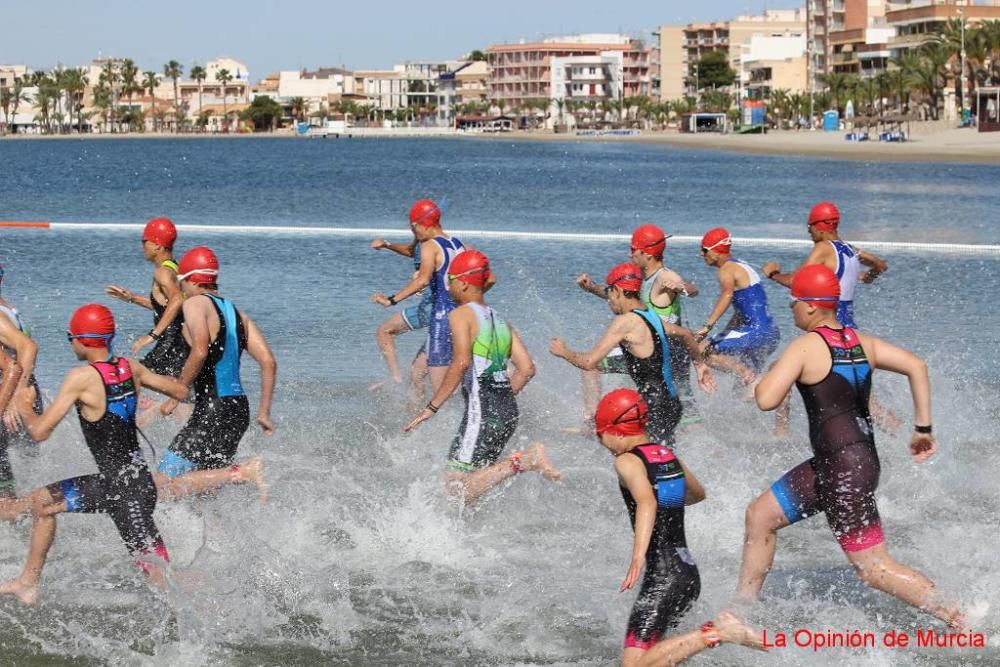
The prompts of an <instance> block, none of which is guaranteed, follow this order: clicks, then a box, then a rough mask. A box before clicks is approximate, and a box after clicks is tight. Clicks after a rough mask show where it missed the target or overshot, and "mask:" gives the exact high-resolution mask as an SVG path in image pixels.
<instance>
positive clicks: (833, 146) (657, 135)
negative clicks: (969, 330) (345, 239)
mask: <svg viewBox="0 0 1000 667" xmlns="http://www.w3.org/2000/svg"><path fill="white" fill-rule="evenodd" d="M347 135H348V136H347V137H345V136H341V139H344V138H352V139H361V138H364V139H382V138H385V139H391V138H426V139H443V138H462V139H467V140H472V141H556V142H614V143H637V144H663V145H666V146H677V147H683V148H693V149H697V148H703V149H708V150H721V151H735V152H740V153H757V154H761V155H787V156H803V157H813V158H815V157H824V158H830V159H834V160H860V161H864V162H952V163H994V164H996V163H1000V132H995V133H989V132H985V133H980V132H977V131H976V130H974V129H969V128H964V129H958V128H954V127H950V126H949V125H948V124H945V123H940V122H938V123H935V122H921V123H913V124H912V126H911V135H910V140H909V141H906V142H903V143H888V142H880V141H861V142H858V141H847V140H846V139H844V135H845V132H843V131H841V132H821V131H795V130H781V131H771V132H769V133H768V134H764V135H761V134H742V135H741V134H681V133H679V132H676V131H648V130H644V131H643V132H642V134H641V135H639V136H635V137H623V136H577V135H575V134H573V133H569V134H556V133H554V132H552V131H549V130H533V131H515V132H505V133H500V134H480V133H462V132H456V133H454V134H451V133H449V134H441V133H440V132H438V133H434V134H426V135H424V134H422V133H421V128H396V129H393V130H375V129H368V128H357V129H355V130H353V131H350V130H349V131H348V132H347ZM873 135H874V133H873ZM293 136H295V135H294V134H293V133H292V132H291V131H287V130H280V131H277V132H261V133H257V134H170V133H162V132H156V133H153V132H145V133H134V134H126V133H123V134H85V135H78V134H74V135H8V136H5V137H0V144H2V142H3V141H30V140H50V141H58V140H67V139H68V140H77V141H83V140H88V139H95V140H102V139H135V140H141V139H205V138H208V139H223V140H240V139H277V138H289V137H293ZM304 138H308V137H304ZM331 140H336V139H331Z"/></svg>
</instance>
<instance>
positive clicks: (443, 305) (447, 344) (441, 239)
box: [372, 199, 492, 391]
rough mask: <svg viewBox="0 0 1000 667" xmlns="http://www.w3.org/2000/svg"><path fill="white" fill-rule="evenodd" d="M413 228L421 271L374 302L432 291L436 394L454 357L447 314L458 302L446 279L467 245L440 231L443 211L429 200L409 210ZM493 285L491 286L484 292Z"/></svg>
mask: <svg viewBox="0 0 1000 667" xmlns="http://www.w3.org/2000/svg"><path fill="white" fill-rule="evenodd" d="M410 229H411V230H412V231H413V234H414V236H416V238H417V241H418V242H419V243H420V268H419V269H418V270H417V273H416V275H415V276H414V277H413V279H412V280H410V282H409V283H407V285H406V287H404V288H403V289H401V290H399V291H398V292H396V293H395V294H391V295H389V296H385V295H384V294H382V293H380V292H376V293H375V294H373V295H372V301H374V302H375V303H377V304H380V305H382V306H386V307H388V306H395V305H396V304H397V303H399V302H401V301H403V300H404V299H407V298H409V297H411V296H413V295H414V294H418V293H420V292H421V291H423V290H425V289H427V288H428V287H429V288H430V290H431V299H432V304H433V310H432V312H431V320H430V325H429V326H428V331H427V366H428V371H429V373H430V378H431V385H432V386H433V387H434V390H435V391H437V388H438V387H440V386H441V382H442V380H444V375H445V373H446V372H447V370H448V366H449V364H451V355H452V344H451V330H450V329H449V328H448V313H450V312H451V311H452V309H453V308H454V307H455V302H454V301H452V298H451V296H450V295H449V290H448V285H447V284H446V281H445V278H446V276H447V275H448V267H449V266H450V265H451V262H452V260H454V259H455V257H457V256H458V255H459V254H460V253H461V252H462V251H463V250H465V244H463V243H462V242H461V241H460V240H458V239H457V238H454V237H452V236H449V235H447V234H445V232H444V230H443V229H442V228H441V208H440V207H439V206H438V205H437V204H435V203H434V202H433V201H431V200H430V199H421V200H420V201H418V202H416V203H415V204H414V205H413V207H412V208H411V209H410ZM490 286H492V283H488V284H487V285H486V287H485V289H487V290H488V289H489V288H490Z"/></svg>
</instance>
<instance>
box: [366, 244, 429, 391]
mask: <svg viewBox="0 0 1000 667" xmlns="http://www.w3.org/2000/svg"><path fill="white" fill-rule="evenodd" d="M371 247H372V249H373V250H382V249H383V248H385V249H387V250H391V251H392V252H394V253H396V254H398V255H402V256H403V257H411V258H413V267H414V270H415V273H414V274H413V277H414V278H416V277H417V275H418V274H419V272H420V242H419V241H417V240H416V236H414V239H413V242H412V243H392V242H391V241H386V240H384V239H375V240H374V241H372V242H371ZM433 309H434V301H433V299H432V298H431V292H430V290H424V292H423V294H422V295H421V297H420V302H419V303H417V304H414V305H412V306H409V307H407V308H404V309H403V310H402V311H400V312H398V313H395V314H393V315H391V316H389V318H388V319H386V321H385V322H383V323H382V324H381V325H380V326H379V328H378V329H377V330H376V331H375V340H376V341H377V342H378V347H379V350H381V351H382V356H383V357H385V363H386V365H387V366H388V367H389V375H390V376H392V380H393V382H395V383H396V384H400V383H401V382H402V381H403V374H402V373H401V372H400V370H399V361H398V359H397V357H396V342H395V340H394V339H395V337H396V336H399V335H400V334H404V333H407V332H408V331H419V330H420V329H426V328H427V327H428V326H429V325H430V322H431V312H432V311H433ZM426 377H427V342H426V341H424V344H423V345H422V346H421V347H420V350H419V351H418V352H417V356H416V357H414V359H413V363H412V364H410V402H411V403H412V404H413V405H414V406H418V405H421V404H423V401H424V380H425V379H426ZM380 385H381V383H378V384H376V385H373V388H377V387H378V386H380Z"/></svg>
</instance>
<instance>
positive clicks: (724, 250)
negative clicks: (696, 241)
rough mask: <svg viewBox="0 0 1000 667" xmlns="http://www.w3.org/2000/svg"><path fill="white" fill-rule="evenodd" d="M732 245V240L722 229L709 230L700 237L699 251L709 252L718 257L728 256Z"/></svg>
mask: <svg viewBox="0 0 1000 667" xmlns="http://www.w3.org/2000/svg"><path fill="white" fill-rule="evenodd" d="M732 245H733V238H732V237H731V236H730V235H729V232H728V231H726V229H725V228H724V227H716V228H715V229H710V230H708V232H707V233H706V234H705V235H704V236H702V237H701V251H702V252H703V253H704V252H707V251H709V250H711V251H712V252H715V253H718V254H720V255H728V254H729V251H730V250H731V249H732Z"/></svg>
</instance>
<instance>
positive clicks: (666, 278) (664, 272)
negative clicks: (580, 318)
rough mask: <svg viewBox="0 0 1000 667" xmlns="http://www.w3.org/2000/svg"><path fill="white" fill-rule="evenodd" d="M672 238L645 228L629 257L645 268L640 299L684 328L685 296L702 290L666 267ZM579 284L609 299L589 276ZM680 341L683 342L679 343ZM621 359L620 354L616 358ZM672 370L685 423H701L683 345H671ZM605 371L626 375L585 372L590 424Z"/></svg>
mask: <svg viewBox="0 0 1000 667" xmlns="http://www.w3.org/2000/svg"><path fill="white" fill-rule="evenodd" d="M668 238H670V237H669V236H667V235H666V234H664V233H663V230H662V229H660V228H659V227H657V226H656V225H643V226H641V227H639V228H638V229H636V230H635V231H634V232H633V233H632V244H631V246H630V252H629V257H630V258H631V260H632V261H633V262H634V263H635V265H636V266H638V267H639V268H640V269H642V275H643V280H642V289H641V290H640V291H639V298H640V299H641V300H642V302H643V303H645V304H646V305H647V306H649V307H650V308H652V309H653V311H654V312H655V313H656V314H657V315H659V316H660V317H661V318H662V319H663V321H664V322H667V323H669V324H676V325H678V326H684V322H683V317H682V314H681V299H680V297H681V296H687V297H693V296H697V295H698V287H697V286H696V285H694V284H693V283H689V282H686V281H685V280H684V279H683V278H681V277H680V275H678V274H677V273H676V272H674V271H672V270H670V269H668V268H666V267H665V266H664V265H663V253H664V251H665V250H666V246H667V239H668ZM576 282H577V285H579V286H580V288H581V289H583V290H584V291H586V292H589V293H591V294H593V295H595V296H599V297H601V298H602V299H604V298H606V297H605V294H604V289H603V288H602V287H601V286H600V285H598V284H596V283H595V282H594V281H593V280H591V279H590V276H588V275H587V274H583V275H581V276H580V277H579V278H577V281H576ZM678 342H679V341H678ZM616 356H617V357H619V358H620V354H618V353H616V354H613V355H612V357H611V358H612V359H614V358H615V357H616ZM670 369H671V372H672V373H673V377H674V382H675V383H676V384H677V392H678V394H679V395H680V397H681V403H682V405H683V406H684V416H683V417H682V418H681V423H682V424H695V423H698V422H700V421H701V418H700V416H699V415H698V407H697V404H696V403H695V400H694V391H693V390H692V388H691V355H690V354H688V351H687V348H686V347H684V345H682V344H677V345H671V346H670ZM601 372H622V373H624V372H626V370H625V369H624V367H622V366H620V365H619V366H618V367H617V368H616V367H615V366H614V365H609V366H606V367H604V368H603V369H601V370H597V371H583V401H584V406H585V407H586V413H585V415H584V418H585V420H587V421H590V420H591V419H592V416H593V414H594V408H595V406H596V405H597V399H598V398H599V397H600V395H601Z"/></svg>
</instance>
